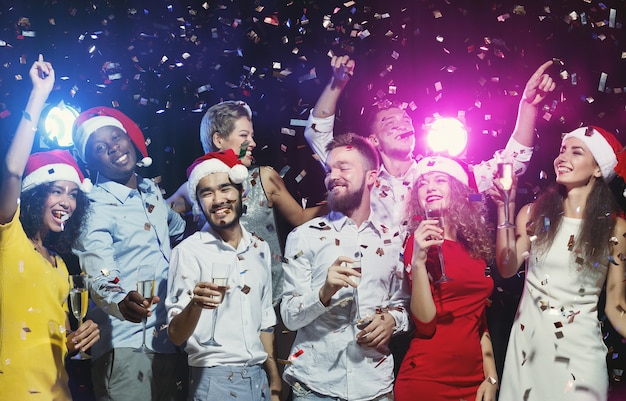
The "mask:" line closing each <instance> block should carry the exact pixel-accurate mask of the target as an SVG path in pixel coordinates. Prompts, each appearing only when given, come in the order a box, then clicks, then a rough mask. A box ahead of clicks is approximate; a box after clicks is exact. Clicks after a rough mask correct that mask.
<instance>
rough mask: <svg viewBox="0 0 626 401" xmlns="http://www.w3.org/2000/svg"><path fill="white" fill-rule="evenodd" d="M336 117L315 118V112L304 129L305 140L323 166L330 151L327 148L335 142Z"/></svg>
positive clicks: (311, 114) (310, 115)
mask: <svg viewBox="0 0 626 401" xmlns="http://www.w3.org/2000/svg"><path fill="white" fill-rule="evenodd" d="M334 127H335V115H334V114H333V115H332V116H328V117H314V116H313V110H311V113H310V114H309V121H308V123H307V125H306V128H305V129H304V138H305V139H306V141H307V142H308V144H309V146H310V147H311V149H313V152H315V154H316V155H317V156H318V157H319V160H320V163H322V166H324V165H325V164H326V158H327V157H328V151H327V150H326V146H327V145H328V144H329V143H330V141H332V140H333V130H334Z"/></svg>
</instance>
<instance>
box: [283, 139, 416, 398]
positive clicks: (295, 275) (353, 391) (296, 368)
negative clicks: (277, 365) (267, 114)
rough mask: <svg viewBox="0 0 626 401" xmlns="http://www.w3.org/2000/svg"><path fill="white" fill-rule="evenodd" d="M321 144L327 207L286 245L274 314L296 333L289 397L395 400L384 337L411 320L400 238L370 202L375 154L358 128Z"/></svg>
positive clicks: (287, 375) (288, 372)
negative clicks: (325, 147) (399, 273)
mask: <svg viewBox="0 0 626 401" xmlns="http://www.w3.org/2000/svg"><path fill="white" fill-rule="evenodd" d="M328 152H329V153H328V158H327V159H326V166H325V168H326V179H325V184H326V188H327V189H328V205H329V207H330V208H331V212H330V213H329V214H328V215H326V216H323V217H318V218H316V219H313V220H311V221H310V222H308V223H305V224H303V225H301V226H299V227H297V228H296V229H294V230H293V231H292V232H291V233H290V234H289V236H288V238H287V245H286V248H285V262H284V263H283V269H284V271H285V284H284V292H283V298H282V303H281V316H282V318H283V321H284V323H285V326H286V327H287V328H289V329H290V330H297V335H296V340H295V342H294V345H293V347H292V349H291V354H290V357H289V361H290V365H288V366H287V368H286V369H285V372H284V374H283V379H284V380H285V381H286V382H287V383H289V384H290V385H291V386H292V389H293V400H294V401H301V400H305V399H306V400H325V399H332V400H338V399H339V400H355V401H359V400H392V399H393V393H392V389H393V365H394V364H393V356H392V355H391V353H390V352H389V348H388V347H387V345H388V343H389V341H390V339H391V336H392V335H393V334H394V333H397V332H400V331H404V330H406V329H407V328H408V315H407V307H406V306H407V304H408V299H409V293H408V291H407V289H406V288H404V287H403V286H402V285H403V283H404V282H403V281H400V280H397V276H396V274H395V272H396V270H397V268H398V263H401V262H400V249H399V248H398V246H397V243H398V241H394V240H393V238H392V237H393V233H391V232H389V230H387V229H386V228H385V227H384V226H383V225H382V224H380V222H378V221H376V220H375V219H374V216H373V214H372V211H371V207H370V206H371V205H370V191H371V189H372V186H373V185H374V184H375V182H376V179H377V173H378V168H379V160H378V154H377V152H376V149H374V147H373V146H372V145H371V144H370V143H369V142H368V141H367V140H366V139H364V138H362V137H359V136H356V135H345V136H338V137H337V138H335V139H334V140H333V141H332V142H331V143H330V144H329V145H328ZM359 266H360V271H359V269H357V268H358V267H359ZM359 282H360V283H359Z"/></svg>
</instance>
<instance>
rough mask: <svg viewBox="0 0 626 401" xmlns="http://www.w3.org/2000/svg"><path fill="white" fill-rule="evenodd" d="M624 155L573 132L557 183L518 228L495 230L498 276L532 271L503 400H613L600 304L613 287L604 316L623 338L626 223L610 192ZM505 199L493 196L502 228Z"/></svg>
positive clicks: (612, 142)
mask: <svg viewBox="0 0 626 401" xmlns="http://www.w3.org/2000/svg"><path fill="white" fill-rule="evenodd" d="M623 150H624V149H623V146H622V145H621V144H620V143H619V142H618V141H617V139H616V138H615V137H614V136H613V135H612V134H611V133H609V132H607V131H606V130H604V129H602V128H598V127H583V128H578V129H576V130H574V131H572V132H570V133H568V134H566V135H565V136H564V137H563V141H562V143H561V149H560V152H559V155H558V156H557V157H556V159H555V160H554V171H555V173H556V184H555V185H554V186H553V187H551V188H549V189H548V190H546V191H545V192H544V193H542V195H541V196H540V197H539V198H538V199H537V201H536V202H534V203H532V204H529V205H526V206H523V207H522V208H521V210H520V212H519V213H518V215H517V218H516V221H515V224H514V225H512V227H511V228H508V227H502V228H499V229H498V233H497V240H496V261H497V265H498V270H499V271H500V274H501V275H502V276H503V277H511V276H513V275H514V274H516V273H517V272H518V268H519V266H520V265H522V264H524V265H525V270H526V271H525V274H526V279H525V286H524V291H523V294H522V299H521V301H520V304H519V306H518V309H517V314H516V316H515V321H514V323H513V327H512V329H511V336H510V339H509V345H508V349H507V354H506V359H505V363H504V373H503V378H502V386H501V391H500V398H499V399H500V401H546V400H550V401H559V400H563V401H565V400H567V401H573V400H576V401H579V400H606V399H607V391H608V373H607V366H606V352H607V348H606V346H605V345H604V343H603V341H602V332H601V327H600V325H601V323H600V322H599V321H598V297H599V296H600V292H601V291H602V288H603V286H604V285H605V284H606V306H605V313H606V316H607V317H608V319H609V320H610V322H611V324H612V325H613V326H614V327H615V328H616V330H617V331H618V332H619V333H620V334H621V335H622V336H626V316H625V315H624V311H625V310H626V301H625V298H624V294H625V284H624V260H626V257H625V256H624V255H626V238H625V236H626V221H625V220H624V219H622V218H621V217H618V215H619V212H620V210H619V207H618V206H617V204H616V202H615V200H614V198H613V195H612V193H611V191H610V190H609V187H608V182H609V181H611V180H612V179H613V178H614V177H615V175H616V174H617V175H620V177H626V174H625V172H626V152H624V151H623ZM501 193H502V187H501V186H500V185H498V189H497V190H495V189H494V191H492V193H491V195H492V197H493V198H494V200H495V201H496V204H497V205H498V223H500V224H502V223H503V222H504V220H505V213H504V207H505V205H504V202H503V201H502V199H503V196H502V195H501ZM510 199H511V201H510V203H509V205H508V207H509V211H510V212H511V213H513V211H514V210H515V204H514V199H515V196H514V194H512V196H511V197H510Z"/></svg>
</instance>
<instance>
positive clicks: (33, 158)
mask: <svg viewBox="0 0 626 401" xmlns="http://www.w3.org/2000/svg"><path fill="white" fill-rule="evenodd" d="M54 181H71V182H73V183H75V184H76V185H78V187H79V188H80V189H81V190H82V191H83V192H89V191H90V190H91V181H90V180H89V178H85V177H84V176H83V173H82V172H81V171H80V169H79V168H78V164H76V160H74V158H73V157H72V154H71V153H70V152H68V151H67V150H59V149H55V150H50V151H47V152H39V153H33V154H32V155H30V157H29V158H28V161H27V162H26V168H25V169H24V178H23V179H22V191H26V190H28V189H31V188H34V187H35V186H37V185H41V184H45V183H48V182H54Z"/></svg>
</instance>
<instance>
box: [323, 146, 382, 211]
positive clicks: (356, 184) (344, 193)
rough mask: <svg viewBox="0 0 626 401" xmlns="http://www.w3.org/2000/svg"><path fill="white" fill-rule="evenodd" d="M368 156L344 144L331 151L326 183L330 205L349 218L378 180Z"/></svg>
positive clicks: (332, 208)
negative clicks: (368, 167)
mask: <svg viewBox="0 0 626 401" xmlns="http://www.w3.org/2000/svg"><path fill="white" fill-rule="evenodd" d="M365 165H366V161H365V158H364V157H363V156H362V155H361V154H360V153H359V152H358V151H357V150H356V149H355V148H352V147H347V146H342V147H337V148H335V149H333V150H331V151H330V153H329V154H328V159H327V160H326V178H325V179H324V184H325V185H326V189H327V190H328V197H327V200H328V205H329V207H330V208H331V210H335V211H338V212H341V213H343V214H345V215H346V216H348V217H350V215H351V213H352V212H353V211H354V210H356V209H357V208H358V207H359V206H360V205H361V203H362V202H363V200H364V198H365V197H369V196H370V195H369V191H368V190H367V189H368V187H369V186H371V185H373V183H374V181H375V180H376V172H375V171H374V170H367V169H366V167H365Z"/></svg>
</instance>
